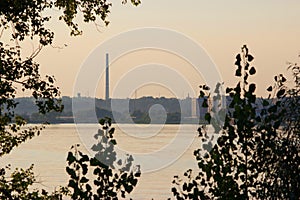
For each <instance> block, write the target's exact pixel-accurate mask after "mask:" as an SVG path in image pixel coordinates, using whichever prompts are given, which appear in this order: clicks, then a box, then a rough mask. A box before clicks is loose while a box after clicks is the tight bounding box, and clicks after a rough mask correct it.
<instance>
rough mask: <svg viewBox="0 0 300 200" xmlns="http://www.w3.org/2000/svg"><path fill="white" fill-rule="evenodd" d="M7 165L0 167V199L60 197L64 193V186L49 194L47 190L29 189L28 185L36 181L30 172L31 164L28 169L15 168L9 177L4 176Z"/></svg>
mask: <svg viewBox="0 0 300 200" xmlns="http://www.w3.org/2000/svg"><path fill="white" fill-rule="evenodd" d="M7 169H8V170H10V168H9V167H6V169H5V168H2V169H0V175H1V176H0V199H12V200H19V199H41V200H42V199H43V200H47V199H49V200H50V199H62V195H63V194H64V193H66V190H65V189H64V188H61V189H60V190H59V191H55V192H54V193H52V194H49V193H48V192H47V191H45V190H42V191H38V190H30V186H32V184H33V183H34V182H36V180H35V177H34V174H33V172H32V169H33V165H31V166H30V167H29V168H28V169H26V170H24V169H16V170H15V171H14V172H13V173H12V174H11V175H10V177H9V178H5V175H6V170H7Z"/></svg>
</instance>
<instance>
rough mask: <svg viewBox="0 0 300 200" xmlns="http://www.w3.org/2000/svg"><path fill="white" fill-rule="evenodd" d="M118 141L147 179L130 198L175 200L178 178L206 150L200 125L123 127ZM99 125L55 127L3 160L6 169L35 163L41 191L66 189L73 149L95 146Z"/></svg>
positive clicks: (192, 167)
mask: <svg viewBox="0 0 300 200" xmlns="http://www.w3.org/2000/svg"><path fill="white" fill-rule="evenodd" d="M113 127H115V128H116V131H115V138H116V139H117V142H118V144H117V147H118V148H119V150H120V152H125V153H130V154H132V155H133V156H134V158H135V163H136V164H141V170H142V175H141V178H140V179H139V182H138V185H137V187H136V188H135V189H134V191H133V192H132V193H131V194H130V195H129V196H128V197H127V198H126V199H129V198H133V199H152V198H154V199H167V198H169V197H172V193H171V187H172V184H171V182H172V180H173V176H174V175H180V176H182V175H183V173H184V172H185V171H186V170H187V169H189V168H191V169H196V168H197V163H196V160H195V158H194V156H193V151H194V150H195V149H197V148H199V147H200V141H199V139H198V138H197V134H198V133H197V128H198V126H197V125H129V124H128V125H117V124H113ZM97 128H99V127H98V125H94V124H81V125H77V126H76V125H75V124H58V125H49V126H47V128H46V129H45V130H43V131H42V133H41V135H40V136H38V137H35V138H33V139H32V140H29V141H28V142H26V143H24V144H22V145H20V146H19V147H18V148H15V149H14V150H13V151H12V152H11V153H10V154H9V155H6V156H4V157H2V158H1V159H0V162H1V166H4V165H5V164H8V163H10V164H11V165H12V168H17V167H22V168H28V167H29V166H30V165H31V164H34V171H35V173H36V175H37V179H38V182H39V183H37V184H36V185H35V187H38V188H45V189H47V190H49V191H51V190H53V189H54V188H55V187H57V186H59V185H62V186H64V185H66V184H67V181H68V175H67V174H66V172H65V167H66V156H67V152H68V151H69V149H70V147H71V146H72V145H73V144H81V146H82V149H81V150H83V151H84V152H88V151H87V149H85V148H84V146H86V147H87V148H88V146H92V143H93V140H92V139H91V140H89V138H93V133H94V132H95V130H97Z"/></svg>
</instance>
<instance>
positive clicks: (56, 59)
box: [38, 0, 300, 98]
mask: <svg viewBox="0 0 300 200" xmlns="http://www.w3.org/2000/svg"><path fill="white" fill-rule="evenodd" d="M53 13H54V15H56V16H54V19H55V18H57V17H58V13H57V11H53ZM299 13H300V1H296V0H286V1H280V0H265V1H258V0H253V1H251V2H249V1H248V2H242V1H238V0H227V1H222V2H221V1H216V0H213V1H204V0H186V1H179V0H172V1H166V0H164V1H161V0H160V1H159V0H143V1H142V4H141V5H140V6H138V7H134V6H132V5H130V4H127V5H122V4H121V1H114V3H113V8H112V10H111V14H110V17H109V20H110V21H111V24H110V25H109V26H108V27H102V28H101V32H98V31H97V30H96V28H95V26H94V25H93V24H89V25H85V24H83V25H82V26H81V28H82V30H83V31H84V34H83V35H82V36H80V37H76V38H72V37H70V36H69V33H68V29H67V28H66V27H65V25H64V24H63V23H61V22H57V21H55V20H53V22H51V24H49V27H51V28H54V29H55V31H56V39H55V45H57V46H63V45H64V44H67V45H68V46H67V47H66V48H64V49H55V48H51V47H47V48H45V49H44V50H43V51H42V53H41V54H40V55H39V56H38V61H39V62H40V63H41V71H42V74H52V75H54V76H55V77H56V80H57V85H58V86H60V88H61V91H62V95H66V96H72V95H73V85H74V82H75V80H76V76H77V73H78V72H79V69H80V66H81V64H82V63H83V62H84V60H85V59H86V58H87V57H88V55H89V53H90V52H92V51H93V49H95V48H96V47H97V46H98V45H99V44H101V42H103V41H105V40H107V39H109V38H111V37H112V36H114V35H116V34H119V33H122V32H124V31H128V30H131V29H136V28H143V27H161V28H167V29H172V30H175V31H178V32H180V33H182V34H184V35H186V36H188V37H190V38H192V39H193V40H195V41H196V42H197V43H198V44H200V45H201V46H202V47H203V48H204V49H205V50H206V51H207V53H208V54H209V56H210V57H211V58H212V60H213V61H214V62H215V64H216V65H217V66H218V69H219V71H220V74H221V75H222V78H223V80H224V82H225V85H228V86H233V84H234V83H236V80H237V79H236V78H234V76H233V75H234V70H235V69H236V68H235V66H234V65H233V63H234V58H235V55H236V53H239V51H240V47H241V46H242V45H244V44H247V45H248V47H249V48H250V52H252V54H253V55H254V57H255V60H254V62H253V64H254V66H256V69H257V74H256V75H255V78H254V79H253V80H254V81H255V82H257V84H258V87H257V88H258V89H257V91H258V95H265V89H266V88H267V86H268V85H270V84H272V81H273V76H274V75H276V74H278V73H287V71H286V62H287V61H291V62H298V61H299V59H298V54H299V53H300V38H299V36H300V20H299ZM142 53H144V54H145V56H144V57H143V56H141V55H139V56H134V54H133V55H128V57H127V58H126V57H122V59H121V60H123V61H124V62H125V61H126V59H127V60H128V59H129V58H131V60H132V59H134V58H136V59H137V61H136V62H132V64H130V63H131V62H128V61H126V65H123V64H122V62H120V61H121V60H119V63H118V62H115V63H114V65H113V66H111V67H112V68H113V67H114V69H111V88H113V86H114V84H116V83H117V82H118V80H119V79H120V77H121V74H122V73H123V74H124V73H126V72H127V71H129V70H130V68H132V67H134V66H132V65H136V64H143V62H145V63H144V64H146V63H147V62H150V61H149V59H150V58H151V57H152V58H154V57H155V58H156V59H154V60H155V62H156V63H157V62H163V64H167V65H169V66H170V67H174V69H178V70H180V66H182V67H184V66H185V65H184V64H182V63H181V62H183V61H180V60H178V62H176V63H174V61H175V60H176V59H177V58H172V57H171V56H170V55H168V54H159V55H158V53H157V52H140V54H142ZM130 56H131V57H130ZM180 63H181V65H179V64H180ZM100 64H101V63H100ZM103 64H105V61H103ZM176 64H177V66H175V65H176ZM185 69H186V68H185ZM185 69H184V70H183V71H185V72H184V73H185V75H184V76H186V77H187V78H188V79H190V80H191V84H193V88H194V89H195V90H198V89H197V88H198V85H200V84H203V82H202V81H203V80H202V79H201V77H200V78H199V77H193V75H194V74H193V72H192V71H190V72H189V70H188V71H186V70H185ZM166 76H167V74H166ZM103 83H104V80H103V79H101V80H100V82H99V86H98V88H99V89H98V91H97V97H100V98H103V97H104V85H102V84H103ZM102 86H103V87H102ZM101 87H102V88H101ZM196 92H197V91H196ZM81 93H82V95H83V96H87V95H90V93H92V92H91V91H81ZM138 95H139V96H143V95H147V96H149V95H153V96H159V95H160V96H168V95H170V93H169V92H166V90H165V89H162V88H161V89H159V88H157V86H155V87H153V90H152V89H151V86H147V87H145V88H144V90H143V89H140V90H139V93H138ZM186 95H187V92H185V91H184V89H183V91H182V96H180V98H182V97H184V96H186Z"/></svg>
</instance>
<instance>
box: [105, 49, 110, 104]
mask: <svg viewBox="0 0 300 200" xmlns="http://www.w3.org/2000/svg"><path fill="white" fill-rule="evenodd" d="M105 100H109V57H108V53H106V82H105Z"/></svg>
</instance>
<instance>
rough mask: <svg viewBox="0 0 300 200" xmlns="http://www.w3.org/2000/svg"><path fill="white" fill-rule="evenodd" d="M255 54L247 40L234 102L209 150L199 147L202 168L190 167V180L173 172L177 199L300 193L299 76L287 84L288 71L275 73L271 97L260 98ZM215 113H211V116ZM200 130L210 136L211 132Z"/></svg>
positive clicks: (288, 196) (232, 93) (286, 196)
mask: <svg viewBox="0 0 300 200" xmlns="http://www.w3.org/2000/svg"><path fill="white" fill-rule="evenodd" d="M253 59H254V58H253V56H252V55H251V54H249V52H248V48H247V47H246V46H243V47H242V53H241V54H238V55H237V56H236V62H235V65H236V66H237V69H236V73H235V75H236V76H237V77H240V79H241V80H240V81H239V82H238V83H237V85H236V87H234V88H227V89H226V93H227V95H229V97H230V103H229V108H228V110H227V113H226V116H225V122H224V125H223V127H222V129H221V131H220V137H219V138H218V140H217V144H216V145H215V146H214V147H213V148H212V150H211V151H207V152H206V153H203V151H204V150H203V149H198V150H196V151H195V152H194V155H195V157H196V159H197V162H198V166H199V172H198V174H196V175H193V173H192V170H188V171H187V172H186V173H185V174H184V177H185V179H187V180H186V181H184V180H182V179H181V178H179V177H178V176H175V177H174V181H173V184H174V187H173V188H172V192H173V195H174V196H175V197H176V198H177V199H212V198H218V199H249V198H251V199H298V198H299V195H300V194H299V183H300V179H299V174H300V173H299V172H300V168H299V166H300V162H299V161H300V160H299V152H300V151H299V150H300V148H299V147H300V142H299V126H298V125H297V124H299V112H297V113H295V112H293V110H297V109H299V90H298V89H299V82H297V81H295V83H296V87H294V88H293V89H291V90H287V89H286V88H285V85H284V84H285V82H286V79H285V78H284V77H283V75H279V76H276V77H275V81H276V84H275V86H274V87H269V88H268V91H269V92H270V95H269V98H267V99H262V98H257V97H256V95H255V90H256V85H255V83H249V78H250V77H251V76H253V75H254V74H255V73H256V70H255V68H254V67H253V66H251V62H252V60H253ZM297 70H299V69H297ZM297 73H298V74H297V75H296V74H294V75H295V77H297V76H299V71H297ZM298 80H299V79H298ZM295 89H296V90H298V91H297V92H295ZM272 91H273V95H271V92H272ZM203 93H205V91H202V94H203ZM207 96H209V95H207ZM214 118H215V117H214V115H212V116H211V114H207V119H210V120H212V119H214ZM213 127H217V126H213ZM204 128H205V127H204ZM203 132H204V134H203ZM199 133H200V137H201V138H202V139H203V140H204V141H205V140H206V139H207V137H208V136H207V132H205V130H203V129H199ZM202 155H204V156H202Z"/></svg>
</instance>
